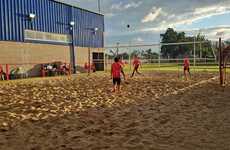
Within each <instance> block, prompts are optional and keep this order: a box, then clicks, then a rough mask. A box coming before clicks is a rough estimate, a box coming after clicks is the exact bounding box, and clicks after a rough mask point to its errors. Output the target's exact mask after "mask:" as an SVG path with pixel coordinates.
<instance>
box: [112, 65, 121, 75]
mask: <svg viewBox="0 0 230 150" xmlns="http://www.w3.org/2000/svg"><path fill="white" fill-rule="evenodd" d="M112 76H113V78H120V77H121V65H120V63H119V62H115V63H113V64H112Z"/></svg>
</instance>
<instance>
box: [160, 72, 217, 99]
mask: <svg viewBox="0 0 230 150" xmlns="http://www.w3.org/2000/svg"><path fill="white" fill-rule="evenodd" d="M217 79H219V76H215V77H212V78H210V79H207V80H202V81H200V82H198V83H194V84H192V85H189V86H188V87H185V88H182V89H178V90H177V91H173V92H171V93H169V94H166V95H164V96H170V95H177V94H179V93H182V92H184V91H187V90H190V89H193V88H194V87H196V86H199V85H203V84H206V83H209V82H211V81H214V80H217Z"/></svg>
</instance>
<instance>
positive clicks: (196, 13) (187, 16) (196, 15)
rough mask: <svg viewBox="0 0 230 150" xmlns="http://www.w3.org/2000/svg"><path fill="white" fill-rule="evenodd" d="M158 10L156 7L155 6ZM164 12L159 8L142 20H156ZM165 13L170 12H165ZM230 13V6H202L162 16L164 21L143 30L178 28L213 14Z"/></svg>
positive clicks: (154, 30) (153, 30)
mask: <svg viewBox="0 0 230 150" xmlns="http://www.w3.org/2000/svg"><path fill="white" fill-rule="evenodd" d="M154 9H155V10H156V8H154ZM161 13H162V9H159V8H158V9H157V11H155V13H152V14H149V15H147V16H146V17H145V18H144V19H143V20H142V22H149V21H154V20H155V19H156V18H157V17H158V16H160V14H161ZM164 13H165V14H166V13H168V14H170V12H164ZM164 13H163V14H164ZM227 13H230V6H219V5H217V6H208V7H201V8H196V9H194V10H193V11H188V12H185V13H184V14H177V15H176V14H172V13H171V15H169V16H167V17H164V16H163V17H161V19H162V20H163V21H161V22H160V23H158V24H155V25H154V26H153V27H147V28H143V29H141V31H143V32H146V31H152V32H156V31H161V30H166V29H167V28H176V27H178V26H181V25H190V24H192V23H194V22H196V21H199V20H202V19H205V18H210V17H213V16H218V15H222V14H227Z"/></svg>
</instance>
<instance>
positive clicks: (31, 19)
mask: <svg viewBox="0 0 230 150" xmlns="http://www.w3.org/2000/svg"><path fill="white" fill-rule="evenodd" d="M28 17H29V21H30V23H31V30H33V29H34V26H33V21H34V19H35V18H36V15H35V14H34V13H30V14H29V16H28Z"/></svg>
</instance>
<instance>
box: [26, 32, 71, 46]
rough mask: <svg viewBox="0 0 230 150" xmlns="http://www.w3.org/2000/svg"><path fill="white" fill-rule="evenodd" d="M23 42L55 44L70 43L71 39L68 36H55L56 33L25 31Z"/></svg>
mask: <svg viewBox="0 0 230 150" xmlns="http://www.w3.org/2000/svg"><path fill="white" fill-rule="evenodd" d="M25 40H32V41H42V42H57V43H71V42H72V38H71V36H70V35H68V34H56V33H49V32H40V31H34V30H25Z"/></svg>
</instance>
